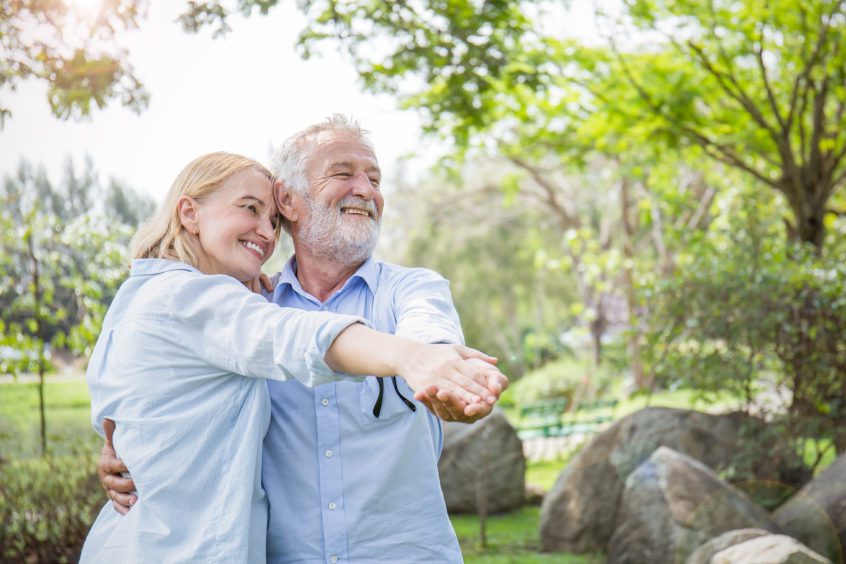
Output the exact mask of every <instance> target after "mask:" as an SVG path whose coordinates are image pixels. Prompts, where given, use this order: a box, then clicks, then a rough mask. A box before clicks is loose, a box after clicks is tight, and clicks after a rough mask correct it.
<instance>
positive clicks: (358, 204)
mask: <svg viewBox="0 0 846 564" xmlns="http://www.w3.org/2000/svg"><path fill="white" fill-rule="evenodd" d="M347 207H352V208H360V209H363V210H366V211H368V212H370V213H371V214H373V217H376V203H375V202H374V201H373V200H365V199H364V198H359V197H357V196H345V197H344V198H342V199H341V201H339V202H338V211H339V212H340V211H341V209H342V208H347Z"/></svg>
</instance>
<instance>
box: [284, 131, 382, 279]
mask: <svg viewBox="0 0 846 564" xmlns="http://www.w3.org/2000/svg"><path fill="white" fill-rule="evenodd" d="M306 180H307V182H308V186H309V190H308V196H307V197H303V198H298V200H301V201H300V205H299V207H300V214H299V216H300V217H301V220H300V221H299V224H300V225H299V229H298V230H297V238H298V239H299V240H300V243H301V244H303V245H305V246H307V247H308V248H309V249H310V250H311V251H312V252H314V253H315V254H317V255H320V256H323V257H324V258H329V259H331V260H333V261H335V262H341V263H344V264H357V263H360V262H363V261H364V260H366V259H367V258H368V257H369V256H370V255H371V254H372V252H373V248H374V247H375V245H376V241H377V239H378V237H379V225H380V223H381V220H382V208H383V206H384V199H383V197H382V193H381V192H380V191H379V182H380V180H381V171H380V170H379V163H378V162H377V160H376V155H375V154H374V153H373V151H372V150H371V149H370V148H369V147H367V146H366V145H365V144H363V143H362V142H361V141H360V140H359V139H358V138H357V137H356V136H355V135H353V134H351V133H347V132H335V131H332V132H324V133H322V134H320V135H318V136H317V137H316V138H315V139H314V140H313V141H312V148H311V152H310V153H309V158H308V163H307V165H306Z"/></svg>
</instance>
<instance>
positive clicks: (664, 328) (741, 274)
mask: <svg viewBox="0 0 846 564" xmlns="http://www.w3.org/2000/svg"><path fill="white" fill-rule="evenodd" d="M731 196H733V197H731ZM731 196H730V197H727V198H726V200H725V201H724V202H722V204H723V205H725V206H726V207H730V208H733V213H730V214H726V217H727V218H728V217H731V218H732V220H731V221H729V220H724V221H722V222H720V223H718V224H716V225H715V226H714V228H713V229H712V230H711V231H709V232H708V233H707V234H706V235H704V236H703V237H701V238H700V239H699V240H696V241H692V242H691V245H690V247H689V248H688V250H687V252H686V253H685V254H684V255H682V256H680V258H679V261H678V266H677V272H676V276H674V277H668V278H666V279H664V280H661V281H660V282H658V283H657V284H656V285H655V286H654V288H653V289H651V290H650V291H649V292H648V293H647V294H646V295H647V304H646V305H647V307H648V309H649V311H650V324H651V328H650V332H649V339H650V347H649V348H650V351H651V357H652V363H653V368H654V370H655V372H656V374H657V375H658V376H659V378H660V379H661V381H662V383H664V384H665V385H670V386H674V385H683V386H690V387H693V388H697V389H700V390H705V391H717V390H722V391H728V392H729V393H732V394H737V395H739V396H741V397H745V398H746V401H747V405H748V404H750V403H751V402H752V399H753V398H754V396H755V395H756V394H758V393H760V392H767V391H770V392H771V391H772V390H778V389H780V388H784V389H786V390H787V391H788V392H789V398H790V399H789V405H788V406H787V407H788V409H789V413H790V414H791V415H792V416H793V417H794V418H795V421H794V424H795V425H796V426H797V428H796V429H795V433H794V434H796V435H802V434H807V436H814V437H821V436H828V437H830V438H832V439H833V440H834V442H835V444H836V446H837V449H838V451H839V452H843V450H844V449H846V436H844V432H843V429H846V426H844V424H846V403H844V400H843V398H844V397H846V344H844V343H846V294H844V288H846V267H844V265H846V261H844V258H846V255H845V254H844V253H843V252H842V250H841V249H840V248H839V247H837V246H833V247H832V251H831V252H829V253H823V254H818V253H816V252H815V251H814V250H813V249H809V248H805V247H801V246H796V245H793V244H790V243H789V242H788V241H786V240H785V238H784V237H782V236H780V226H779V223H778V220H777V217H776V216H775V214H774V213H773V210H774V208H775V203H774V202H772V201H769V202H767V201H761V200H762V198H761V197H760V196H758V195H756V194H755V193H754V192H752V193H750V191H749V190H746V191H744V190H742V189H741V190H738V191H736V192H735V193H734V194H733V195H731ZM767 375H769V376H767ZM800 426H801V427H804V429H802V428H800Z"/></svg>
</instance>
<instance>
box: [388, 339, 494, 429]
mask: <svg viewBox="0 0 846 564" xmlns="http://www.w3.org/2000/svg"><path fill="white" fill-rule="evenodd" d="M495 363H496V359H495V358H494V357H491V356H488V355H486V354H484V353H481V352H479V351H477V350H474V349H471V348H468V347H464V346H461V345H422V346H420V348H419V349H418V350H416V351H415V352H414V353H412V354H410V355H409V357H408V359H407V362H406V366H404V367H403V370H402V371H401V375H402V376H404V377H405V379H406V381H407V382H408V384H409V385H410V386H411V388H412V389H413V390H415V394H414V398H415V399H416V400H418V401H420V402H422V403H423V404H424V405H425V406H426V407H427V408H428V409H429V410H430V411H431V412H432V413H434V414H435V415H437V416H438V417H440V418H441V419H443V420H445V421H460V422H462V423H473V422H474V421H478V420H479V419H481V418H483V417H485V416H486V415H488V414H489V413H490V412H491V410H492V409H493V404H494V403H496V401H497V400H498V399H499V395H500V394H501V393H502V392H503V391H504V390H505V389H506V388H507V387H508V378H506V377H505V376H504V375H503V374H502V373H501V372H500V371H499V370H498V369H497V368H496V366H494V364H495ZM427 372H428V373H427Z"/></svg>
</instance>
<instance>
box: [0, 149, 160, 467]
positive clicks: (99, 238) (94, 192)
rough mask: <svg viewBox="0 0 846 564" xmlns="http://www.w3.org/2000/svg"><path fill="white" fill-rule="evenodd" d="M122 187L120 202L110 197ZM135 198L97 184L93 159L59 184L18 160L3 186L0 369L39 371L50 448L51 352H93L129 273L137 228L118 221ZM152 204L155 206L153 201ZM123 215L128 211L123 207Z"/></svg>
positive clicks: (43, 427)
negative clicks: (46, 395) (47, 396)
mask: <svg viewBox="0 0 846 564" xmlns="http://www.w3.org/2000/svg"><path fill="white" fill-rule="evenodd" d="M118 189H120V190H121V192H120V193H121V194H123V196H124V197H123V199H119V198H109V197H105V196H104V194H115V193H117V190H118ZM129 197H131V198H134V199H135V201H137V202H143V199H141V198H139V197H138V196H135V195H134V193H133V192H131V191H128V190H127V189H125V188H120V187H119V186H117V185H116V183H115V182H112V184H111V186H110V188H109V189H108V190H105V189H103V188H102V187H101V186H100V185H99V184H98V183H97V181H96V175H95V174H94V173H93V170H92V167H91V165H90V163H88V166H87V169H86V170H85V173H84V174H83V176H82V177H81V178H80V177H79V176H78V175H77V174H76V172H75V170H74V168H73V166H72V164H69V165H68V168H67V171H66V175H65V179H64V183H63V185H62V186H61V187H60V188H54V187H53V186H52V185H51V184H50V182H49V181H48V179H47V177H46V175H45V174H44V172H43V170H36V171H33V170H32V168H31V167H30V166H29V165H28V164H27V163H25V162H24V163H21V166H20V168H19V170H18V174H17V175H16V176H15V177H6V178H5V179H4V182H3V186H2V191H0V200H2V202H3V204H4V205H3V208H2V210H0V227H2V231H0V249H2V259H0V280H2V282H0V373H5V374H13V375H17V374H21V373H26V372H35V373H37V374H38V375H39V379H40V382H41V385H40V387H39V393H40V396H41V398H42V413H41V421H42V425H41V444H42V450H43V451H44V452H46V450H47V430H46V415H45V413H44V410H43V392H44V389H43V388H44V375H45V373H46V372H48V371H49V370H50V369H51V366H50V363H49V360H50V355H51V350H50V349H53V350H58V349H66V350H70V351H72V352H73V353H75V354H78V355H86V356H87V355H88V354H90V351H91V349H92V348H93V346H94V342H95V341H96V338H97V335H98V334H99V331H100V325H101V323H102V319H103V316H104V315H105V311H106V308H107V307H108V304H109V303H110V302H111V300H112V297H113V296H114V294H115V292H116V291H117V287H118V285H119V284H120V282H121V281H122V280H123V278H124V277H125V273H126V265H127V262H128V261H127V260H126V256H125V253H126V247H127V243H128V241H129V237H130V234H131V231H132V227H130V226H129V225H125V224H123V223H121V222H119V221H118V222H116V221H113V219H112V218H110V217H109V216H108V215H107V214H109V213H115V211H117V213H115V215H119V214H120V213H121V208H119V207H118V208H114V209H110V207H111V206H115V205H118V206H119V205H125V203H126V201H127V199H128V198H129ZM148 207H151V206H148ZM122 213H123V215H124V217H126V210H124V211H123V212H122Z"/></svg>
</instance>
